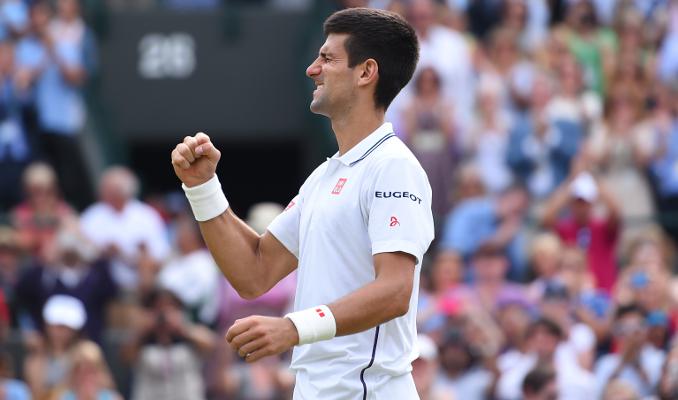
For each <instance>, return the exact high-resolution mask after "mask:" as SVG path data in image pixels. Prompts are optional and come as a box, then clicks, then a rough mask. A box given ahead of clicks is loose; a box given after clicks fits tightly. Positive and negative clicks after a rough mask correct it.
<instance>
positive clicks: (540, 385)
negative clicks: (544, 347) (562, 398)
mask: <svg viewBox="0 0 678 400" xmlns="http://www.w3.org/2000/svg"><path fill="white" fill-rule="evenodd" d="M522 391H523V400H556V399H557V398H558V389H557V384H556V372H555V370H554V369H553V367H550V366H547V365H541V366H537V367H535V368H534V369H532V371H530V372H529V373H528V374H527V375H526V376H525V379H524V380H523V385H522Z"/></svg>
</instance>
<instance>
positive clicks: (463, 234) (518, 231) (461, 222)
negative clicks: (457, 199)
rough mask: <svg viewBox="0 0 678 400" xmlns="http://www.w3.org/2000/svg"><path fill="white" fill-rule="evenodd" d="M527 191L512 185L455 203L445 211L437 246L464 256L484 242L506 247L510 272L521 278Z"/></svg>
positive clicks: (523, 258)
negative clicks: (494, 194) (502, 189)
mask: <svg viewBox="0 0 678 400" xmlns="http://www.w3.org/2000/svg"><path fill="white" fill-rule="evenodd" d="M527 205H528V197H527V193H525V189H524V188H523V187H522V186H520V185H512V186H510V187H508V188H507V189H505V190H504V191H503V192H502V193H501V194H499V196H498V197H497V198H493V197H475V198H470V199H467V200H465V201H463V202H461V203H459V204H458V205H457V206H456V208H455V209H454V210H452V212H451V213H450V214H449V215H448V217H447V220H446V221H445V225H444V227H443V235H442V239H441V241H440V248H442V249H445V250H455V251H457V252H459V253H460V254H461V255H462V256H463V257H464V259H465V260H468V259H470V257H471V256H472V255H473V254H474V253H475V252H476V250H478V248H479V247H480V246H481V245H482V244H484V243H491V244H492V245H494V246H496V247H500V248H506V249H507V251H508V255H509V257H510V260H511V264H510V265H509V267H511V276H512V277H513V278H514V279H518V280H519V279H522V278H523V274H524V272H525V270H524V269H525V248H524V235H523V234H524V228H525V213H526V209H527Z"/></svg>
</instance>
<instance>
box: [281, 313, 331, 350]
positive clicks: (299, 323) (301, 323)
mask: <svg viewBox="0 0 678 400" xmlns="http://www.w3.org/2000/svg"><path fill="white" fill-rule="evenodd" d="M285 318H289V319H290V320H291V321H292V323H293V324H294V326H295V327H296V328H297V333H298V334H299V344H300V345H302V344H309V343H315V342H319V341H321V340H328V339H332V338H333V337H334V336H335V335H336V334H337V323H336V321H335V320H334V315H332V311H330V308H329V307H327V306H325V305H321V306H317V307H312V308H307V309H306V310H301V311H297V312H293V313H289V314H287V315H285Z"/></svg>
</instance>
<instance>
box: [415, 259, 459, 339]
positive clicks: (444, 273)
mask: <svg viewBox="0 0 678 400" xmlns="http://www.w3.org/2000/svg"><path fill="white" fill-rule="evenodd" d="M463 267H464V264H463V260H462V258H461V256H460V255H459V253H457V252H456V251H453V250H447V251H439V252H438V253H437V254H436V255H435V257H434V258H433V265H432V266H431V270H430V274H429V275H430V276H429V280H428V282H429V285H428V288H422V289H421V290H420V291H419V304H418V308H417V328H418V330H419V332H422V333H426V334H430V335H432V336H437V335H439V334H440V330H441V329H442V328H443V327H444V325H445V321H446V317H447V316H448V315H451V314H455V313H457V312H458V311H459V310H458V308H459V307H461V305H462V302H463V295H462V294H461V293H460V292H463V290H456V289H460V284H461V283H462V281H463V277H464V270H463Z"/></svg>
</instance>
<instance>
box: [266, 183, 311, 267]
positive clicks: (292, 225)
mask: <svg viewBox="0 0 678 400" xmlns="http://www.w3.org/2000/svg"><path fill="white" fill-rule="evenodd" d="M302 199H303V197H302V195H301V192H299V194H298V195H296V196H295V197H294V198H293V199H292V201H290V203H289V204H288V205H287V207H286V208H285V211H283V212H282V213H280V215H278V216H277V217H276V218H275V219H274V220H273V222H271V224H270V225H269V226H268V231H269V232H271V234H273V236H275V238H276V239H278V240H279V241H280V243H282V244H283V246H285V248H286V249H287V250H289V252H290V253H292V254H294V256H295V257H297V259H298V258H299V223H300V221H301V206H302Z"/></svg>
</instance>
